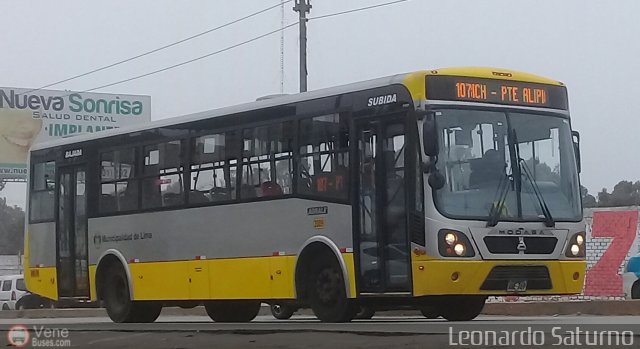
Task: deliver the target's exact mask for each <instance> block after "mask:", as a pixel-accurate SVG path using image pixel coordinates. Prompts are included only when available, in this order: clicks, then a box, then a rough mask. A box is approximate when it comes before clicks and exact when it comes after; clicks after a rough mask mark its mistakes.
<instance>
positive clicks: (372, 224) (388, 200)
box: [354, 116, 411, 294]
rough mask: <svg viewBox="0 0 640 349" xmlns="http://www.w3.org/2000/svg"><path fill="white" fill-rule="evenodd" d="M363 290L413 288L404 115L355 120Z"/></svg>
mask: <svg viewBox="0 0 640 349" xmlns="http://www.w3.org/2000/svg"><path fill="white" fill-rule="evenodd" d="M356 141H357V144H358V149H357V153H358V154H357V155H358V159H357V163H358V164H359V171H358V174H357V176H358V178H357V183H359V185H358V199H357V200H356V202H357V205H356V208H355V209H354V210H355V212H356V214H357V216H358V219H357V220H356V221H357V222H358V225H359V227H358V228H359V231H358V243H359V246H358V247H357V248H358V251H357V252H358V259H359V261H358V262H359V263H358V265H359V272H358V275H359V283H358V290H359V293H360V294H366V293H371V294H380V293H404V292H411V280H410V277H411V274H410V255H409V240H408V232H407V209H406V200H405V197H406V195H405V194H406V185H407V181H406V180H405V127H404V122H403V119H399V118H394V117H393V116H385V117H383V118H376V119H367V120H361V121H359V122H358V121H357V122H356Z"/></svg>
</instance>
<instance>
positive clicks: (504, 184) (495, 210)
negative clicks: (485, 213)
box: [487, 175, 509, 227]
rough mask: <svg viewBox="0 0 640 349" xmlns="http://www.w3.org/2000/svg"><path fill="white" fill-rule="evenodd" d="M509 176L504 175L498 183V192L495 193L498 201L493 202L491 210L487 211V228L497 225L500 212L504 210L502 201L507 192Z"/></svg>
mask: <svg viewBox="0 0 640 349" xmlns="http://www.w3.org/2000/svg"><path fill="white" fill-rule="evenodd" d="M508 178H509V176H508V175H505V176H502V177H501V178H500V183H498V190H497V191H496V194H497V195H496V197H498V201H494V202H493V204H491V210H489V218H488V219H487V227H495V226H496V225H498V220H499V219H500V216H501V215H502V210H503V209H504V200H505V198H506V197H507V193H508V192H509V181H508V180H505V179H508Z"/></svg>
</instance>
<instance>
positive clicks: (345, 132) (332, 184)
mask: <svg viewBox="0 0 640 349" xmlns="http://www.w3.org/2000/svg"><path fill="white" fill-rule="evenodd" d="M299 135H300V137H299V139H300V148H299V149H298V151H299V156H300V165H299V168H298V173H299V175H298V176H299V180H298V187H297V190H298V193H301V194H308V195H313V196H320V197H330V198H336V199H346V198H348V194H349V125H348V120H347V117H346V116H345V115H341V114H329V115H321V116H316V117H313V118H309V119H304V120H301V121H300V131H299Z"/></svg>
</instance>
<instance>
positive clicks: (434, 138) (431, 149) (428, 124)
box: [422, 113, 439, 156]
mask: <svg viewBox="0 0 640 349" xmlns="http://www.w3.org/2000/svg"><path fill="white" fill-rule="evenodd" d="M422 140H423V144H424V153H425V154H427V156H437V155H438V151H439V150H438V131H437V129H436V117H435V113H427V115H426V116H425V118H424V122H423V123H422Z"/></svg>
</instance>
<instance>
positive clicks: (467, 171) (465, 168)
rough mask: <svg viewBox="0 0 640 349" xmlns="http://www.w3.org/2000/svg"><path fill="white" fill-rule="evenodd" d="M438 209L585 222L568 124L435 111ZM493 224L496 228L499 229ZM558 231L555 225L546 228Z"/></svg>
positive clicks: (470, 215)
mask: <svg viewBox="0 0 640 349" xmlns="http://www.w3.org/2000/svg"><path fill="white" fill-rule="evenodd" d="M436 124H437V126H438V137H439V142H440V154H439V156H438V163H437V168H438V170H439V171H440V173H442V174H443V175H444V177H445V178H446V183H445V186H444V187H443V188H442V189H439V190H436V191H434V200H435V203H436V207H437V208H438V210H439V211H440V212H441V213H442V214H444V215H445V216H448V217H451V218H461V219H480V220H487V221H488V222H491V221H492V220H494V219H495V220H496V221H497V220H503V221H546V222H549V221H551V223H553V221H554V220H555V221H579V220H580V218H581V215H582V209H581V204H580V196H579V195H580V191H579V182H578V173H577V168H576V160H575V153H574V148H573V143H572V138H571V129H570V125H569V121H568V120H567V119H565V118H562V117H560V116H553V115H549V114H535V113H529V112H505V111H488V110H470V109H441V110H438V111H436ZM495 223H496V222H494V224H490V225H495ZM548 225H552V224H548Z"/></svg>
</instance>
